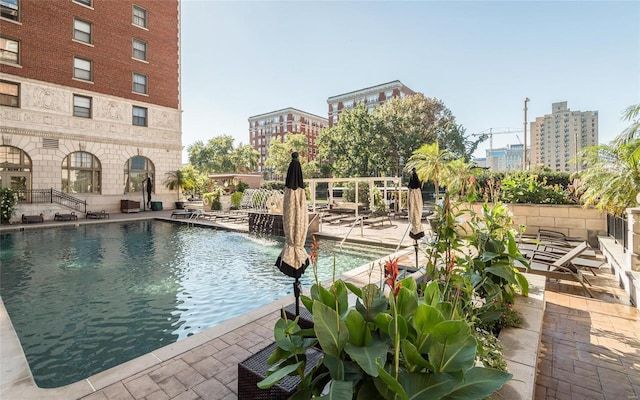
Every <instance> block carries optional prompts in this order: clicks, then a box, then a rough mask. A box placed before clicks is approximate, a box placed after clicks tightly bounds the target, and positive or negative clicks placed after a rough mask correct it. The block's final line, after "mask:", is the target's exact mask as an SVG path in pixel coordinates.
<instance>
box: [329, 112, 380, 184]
mask: <svg viewBox="0 0 640 400" xmlns="http://www.w3.org/2000/svg"><path fill="white" fill-rule="evenodd" d="M318 147H319V149H320V151H319V157H320V158H321V159H322V160H327V161H328V162H329V163H330V164H331V165H332V168H331V172H332V174H333V176H335V177H347V176H348V177H362V176H380V174H381V173H383V174H384V173H386V172H387V171H388V170H389V166H390V165H391V161H392V158H391V157H389V151H388V150H389V149H388V142H387V140H386V138H384V137H383V136H381V135H380V134H379V132H378V131H377V130H376V128H375V126H374V117H373V116H372V115H371V114H369V112H368V111H367V109H366V108H365V107H364V104H360V105H359V106H358V107H356V108H354V109H351V110H347V111H343V112H342V114H340V122H339V123H338V124H337V125H334V126H332V127H331V128H328V129H324V130H323V131H322V132H321V133H320V135H319V137H318Z"/></svg>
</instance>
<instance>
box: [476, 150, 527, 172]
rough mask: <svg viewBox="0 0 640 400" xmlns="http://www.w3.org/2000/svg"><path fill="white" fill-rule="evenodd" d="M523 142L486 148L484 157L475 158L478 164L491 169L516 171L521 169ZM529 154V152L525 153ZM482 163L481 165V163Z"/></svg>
mask: <svg viewBox="0 0 640 400" xmlns="http://www.w3.org/2000/svg"><path fill="white" fill-rule="evenodd" d="M523 150H524V145H523V144H508V145H507V146H506V147H499V148H497V149H492V150H490V149H487V150H486V155H487V157H486V158H481V159H476V160H475V161H476V164H478V166H482V167H486V168H489V169H490V170H492V171H516V170H521V169H522V162H523V160H522V156H523V153H522V151H523ZM527 155H529V153H527ZM481 164H482V165H481Z"/></svg>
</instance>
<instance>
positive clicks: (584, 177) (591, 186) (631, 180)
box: [576, 138, 640, 215]
mask: <svg viewBox="0 0 640 400" xmlns="http://www.w3.org/2000/svg"><path fill="white" fill-rule="evenodd" d="M579 157H580V158H579V160H581V161H582V162H584V163H586V164H587V165H589V168H587V169H586V170H584V171H581V173H580V177H579V178H580V180H579V183H578V185H577V187H576V192H577V193H578V194H579V195H580V196H581V197H580V199H581V200H582V201H583V202H584V204H585V205H588V204H591V205H595V206H596V207H597V208H598V209H599V210H601V211H607V212H608V213H610V214H615V215H622V214H623V213H624V210H625V209H627V208H629V207H634V206H635V205H636V204H637V202H636V195H637V194H638V192H640V138H639V139H632V140H630V141H628V142H627V143H626V144H621V145H617V144H614V145H606V144H603V145H599V146H591V147H587V148H586V149H585V150H583V152H582V153H581V154H580V156H579Z"/></svg>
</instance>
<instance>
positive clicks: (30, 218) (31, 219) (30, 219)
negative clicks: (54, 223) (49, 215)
mask: <svg viewBox="0 0 640 400" xmlns="http://www.w3.org/2000/svg"><path fill="white" fill-rule="evenodd" d="M21 219H22V223H23V224H33V223H37V222H44V216H43V215H42V214H40V215H24V214H22V218H21Z"/></svg>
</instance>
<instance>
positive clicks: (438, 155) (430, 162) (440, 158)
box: [406, 142, 452, 203]
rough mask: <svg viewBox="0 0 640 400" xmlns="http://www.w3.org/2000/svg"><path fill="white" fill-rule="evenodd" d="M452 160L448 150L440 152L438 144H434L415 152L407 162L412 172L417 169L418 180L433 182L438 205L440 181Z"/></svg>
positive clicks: (424, 146)
mask: <svg viewBox="0 0 640 400" xmlns="http://www.w3.org/2000/svg"><path fill="white" fill-rule="evenodd" d="M451 158H452V156H451V153H449V152H448V151H447V150H440V146H438V142H434V143H432V144H425V145H423V146H422V147H420V148H419V149H418V150H416V151H414V152H413V155H412V156H411V157H409V160H408V161H407V165H406V169H407V170H408V171H411V169H413V168H415V169H416V173H417V174H418V178H420V180H421V181H422V182H424V181H427V180H430V181H433V185H434V186H435V189H436V203H437V202H438V195H439V192H440V186H439V184H440V180H441V179H442V175H443V171H444V170H445V169H446V168H447V163H448V162H449V161H450V160H451Z"/></svg>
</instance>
